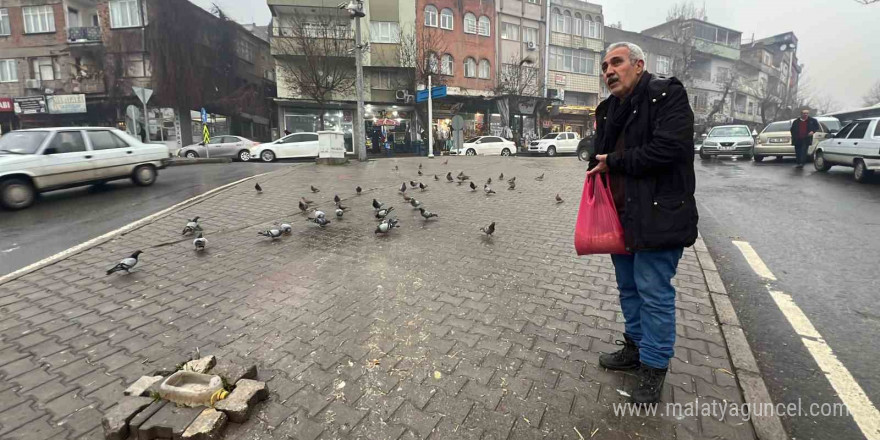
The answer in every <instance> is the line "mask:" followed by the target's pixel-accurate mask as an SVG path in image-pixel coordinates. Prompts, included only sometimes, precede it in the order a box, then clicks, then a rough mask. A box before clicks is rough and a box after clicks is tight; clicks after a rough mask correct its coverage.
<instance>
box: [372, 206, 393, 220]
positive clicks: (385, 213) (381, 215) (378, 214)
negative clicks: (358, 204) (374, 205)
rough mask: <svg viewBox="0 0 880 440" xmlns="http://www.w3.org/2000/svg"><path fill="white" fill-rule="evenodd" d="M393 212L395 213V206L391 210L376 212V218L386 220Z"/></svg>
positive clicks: (384, 209) (383, 209)
mask: <svg viewBox="0 0 880 440" xmlns="http://www.w3.org/2000/svg"><path fill="white" fill-rule="evenodd" d="M391 211H394V207H393V206H392V207H390V208H387V209H386V208H382V209H380V210H378V211H376V218H380V219H384V218H385V217H387V216H388V214H391Z"/></svg>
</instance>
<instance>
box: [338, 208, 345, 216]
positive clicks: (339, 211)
mask: <svg viewBox="0 0 880 440" xmlns="http://www.w3.org/2000/svg"><path fill="white" fill-rule="evenodd" d="M344 214H345V211H343V210H342V209H341V208H336V216H337V217H342V216H343V215H344Z"/></svg>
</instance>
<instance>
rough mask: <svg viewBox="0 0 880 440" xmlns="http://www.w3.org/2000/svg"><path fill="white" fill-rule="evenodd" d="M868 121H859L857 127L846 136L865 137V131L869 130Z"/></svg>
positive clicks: (848, 137)
mask: <svg viewBox="0 0 880 440" xmlns="http://www.w3.org/2000/svg"><path fill="white" fill-rule="evenodd" d="M868 124H870V122H868V121H857V122H856V125H855V127H853V129H852V131H851V132H849V135H847V136H846V138H847V139H864V137H865V132H866V131H868Z"/></svg>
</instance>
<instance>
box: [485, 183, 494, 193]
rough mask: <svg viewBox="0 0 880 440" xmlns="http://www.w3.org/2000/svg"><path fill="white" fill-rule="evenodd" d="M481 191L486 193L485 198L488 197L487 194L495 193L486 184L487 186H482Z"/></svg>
mask: <svg viewBox="0 0 880 440" xmlns="http://www.w3.org/2000/svg"><path fill="white" fill-rule="evenodd" d="M483 191H486V195H487V196H488V195H489V194H495V191H494V190H492V188H490V187H489V185H488V184H487V185H483Z"/></svg>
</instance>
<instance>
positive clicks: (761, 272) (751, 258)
mask: <svg viewBox="0 0 880 440" xmlns="http://www.w3.org/2000/svg"><path fill="white" fill-rule="evenodd" d="M733 245H734V246H736V247H738V248H739V251H740V252H742V254H743V257H746V262H748V263H749V266H752V270H754V271H755V273H756V274H758V276H759V277H761V278H766V279H768V280H770V281H776V277H775V276H774V275H773V272H770V269H769V268H768V267H767V265H766V264H764V260H762V259H761V257H759V256H758V253H757V252H755V250H754V249H752V245H750V244H748V243H747V242H745V241H734V242H733Z"/></svg>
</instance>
